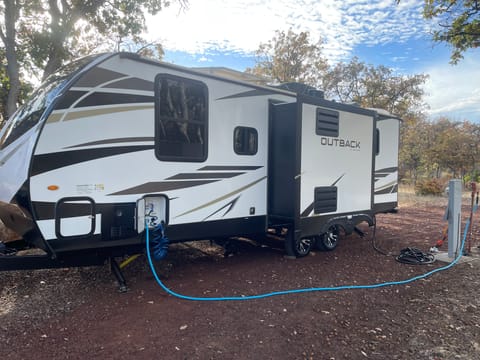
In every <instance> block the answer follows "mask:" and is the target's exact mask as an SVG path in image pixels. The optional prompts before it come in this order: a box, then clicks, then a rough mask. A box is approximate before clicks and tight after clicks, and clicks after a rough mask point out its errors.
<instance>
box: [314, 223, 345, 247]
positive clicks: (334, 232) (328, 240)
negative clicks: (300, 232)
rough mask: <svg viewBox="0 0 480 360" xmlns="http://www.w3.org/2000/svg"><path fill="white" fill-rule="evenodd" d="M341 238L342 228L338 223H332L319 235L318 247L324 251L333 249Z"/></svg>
mask: <svg viewBox="0 0 480 360" xmlns="http://www.w3.org/2000/svg"><path fill="white" fill-rule="evenodd" d="M339 238H340V228H339V227H338V226H337V225H331V226H330V227H329V228H328V229H327V231H326V232H324V233H323V234H320V235H319V236H318V238H317V249H319V250H322V251H333V250H335V248H336V247H337V245H338V239H339Z"/></svg>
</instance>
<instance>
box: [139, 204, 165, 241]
mask: <svg viewBox="0 0 480 360" xmlns="http://www.w3.org/2000/svg"><path fill="white" fill-rule="evenodd" d="M136 217H137V232H138V233H139V234H140V233H141V232H143V231H144V230H145V224H147V226H148V228H149V229H153V228H154V227H155V226H157V225H158V224H160V223H161V222H162V221H163V222H164V223H165V224H168V198H167V197H166V196H165V195H146V196H144V197H143V198H141V199H139V200H137V213H136Z"/></svg>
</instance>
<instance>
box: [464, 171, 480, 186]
mask: <svg viewBox="0 0 480 360" xmlns="http://www.w3.org/2000/svg"><path fill="white" fill-rule="evenodd" d="M471 182H476V183H478V182H480V171H479V170H475V171H474V172H473V176H472V173H469V174H467V175H465V176H464V177H463V183H464V184H469V183H471Z"/></svg>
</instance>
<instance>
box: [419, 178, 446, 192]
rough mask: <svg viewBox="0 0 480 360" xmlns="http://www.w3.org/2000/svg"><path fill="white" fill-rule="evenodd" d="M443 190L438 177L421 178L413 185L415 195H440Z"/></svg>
mask: <svg viewBox="0 0 480 360" xmlns="http://www.w3.org/2000/svg"><path fill="white" fill-rule="evenodd" d="M443 192H444V186H443V183H442V182H441V181H440V180H439V179H422V180H420V181H419V182H417V185H416V186H415V193H416V194H417V195H434V196H440V195H442V194H443Z"/></svg>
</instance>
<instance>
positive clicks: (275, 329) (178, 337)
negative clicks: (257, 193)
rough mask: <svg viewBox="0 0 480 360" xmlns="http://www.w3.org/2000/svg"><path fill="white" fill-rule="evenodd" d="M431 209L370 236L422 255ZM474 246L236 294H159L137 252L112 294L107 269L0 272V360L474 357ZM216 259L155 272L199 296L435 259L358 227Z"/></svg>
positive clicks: (179, 251) (477, 273)
mask: <svg viewBox="0 0 480 360" xmlns="http://www.w3.org/2000/svg"><path fill="white" fill-rule="evenodd" d="M443 212H444V209H443V207H440V206H424V205H419V206H415V207H413V206H411V207H403V208H401V209H400V212H399V213H398V214H388V215H380V216H378V217H377V223H378V226H377V232H376V236H377V241H376V243H377V245H378V246H379V247H380V248H382V249H383V250H386V251H388V252H394V253H396V252H398V251H399V250H400V249H402V248H405V247H407V246H415V247H418V248H420V249H422V250H424V251H427V250H428V249H429V248H430V247H431V246H433V245H434V244H435V242H436V240H437V239H438V238H439V237H441V233H442V228H443V221H442V216H443ZM464 217H465V216H464ZM370 232H371V231H370ZM474 235H475V237H474V238H476V239H480V237H479V234H478V232H477V231H476V229H475V231H474ZM478 244H479V243H478V242H477V243H476V244H475V247H474V250H475V252H473V251H472V254H471V255H472V256H470V257H469V259H471V260H472V261H470V262H467V263H462V264H458V265H456V266H455V267H453V268H451V269H449V270H447V271H442V272H440V273H437V274H435V275H433V276H431V277H428V278H427V279H425V280H420V281H416V282H414V283H410V284H407V285H401V286H389V287H383V288H377V289H370V290H345V291H329V292H315V293H304V294H295V295H284V296H276V297H269V298H266V299H263V300H250V301H242V302H239V301H229V302H198V301H197V302H193V301H186V300H180V299H177V298H174V297H172V296H170V295H167V294H166V293H165V292H164V291H163V290H161V289H160V288H159V286H158V285H157V284H156V283H155V281H154V279H153V276H152V274H151V273H150V271H149V269H148V267H147V266H146V261H145V257H143V256H142V257H141V258H140V259H137V260H136V261H135V262H134V263H133V264H132V265H129V266H128V267H127V268H126V269H125V276H126V278H127V281H128V285H129V289H130V290H129V291H128V292H127V293H125V294H120V293H118V292H117V291H116V283H115V281H114V278H113V277H112V276H111V275H110V273H109V271H108V267H107V266H105V267H99V268H86V269H68V270H42V271H34V272H26V271H24V272H10V273H0V284H1V287H0V343H1V344H3V346H2V359H26V358H35V359H38V360H40V359H58V358H62V359H87V358H102V359H110V358H115V359H123V358H125V359H132V358H138V359H363V358H365V359H413V358H415V359H453V358H458V359H480V325H479V324H480V298H479V297H478V296H476V293H478V289H479V288H480V262H479V261H478V260H479V259H478V255H477V252H478V249H477V248H476V245H478ZM279 245H280V247H281V244H279ZM222 255H223V254H222V251H221V249H219V248H218V247H214V246H210V245H209V243H208V242H202V243H194V244H189V245H177V246H172V247H171V251H170V254H169V256H168V258H167V260H165V261H164V262H162V263H160V264H157V271H158V273H159V274H160V277H161V278H162V279H163V280H164V281H165V283H166V285H167V286H169V287H170V288H172V289H173V290H175V291H177V292H180V293H183V294H187V295H192V296H209V297H211V296H241V295H253V294H258V293H264V292H271V291H279V290H284V289H298V288H305V287H332V286H337V285H349V284H352V285H358V284H372V283H379V282H384V281H397V280H403V279H407V278H409V277H412V276H414V275H418V274H422V273H425V272H427V271H430V270H432V269H434V268H437V267H439V266H442V265H445V264H444V263H439V262H436V263H434V264H432V265H424V266H420V265H405V264H401V263H399V262H397V261H395V259H394V257H392V256H385V255H382V254H380V253H378V252H376V251H374V249H373V247H372V242H371V233H370V234H368V235H367V236H366V237H365V238H360V237H359V236H358V235H356V234H353V235H351V236H349V237H347V238H345V239H342V241H341V243H340V244H339V246H338V248H337V249H336V250H335V251H334V252H319V251H315V252H314V253H311V255H310V256H308V257H306V258H303V259H296V260H290V259H286V258H285V257H284V253H283V251H282V249H281V248H272V247H265V246H259V245H258V244H256V243H253V242H250V241H239V242H238V244H237V252H236V254H235V255H234V256H232V257H228V258H224V257H223V256H222Z"/></svg>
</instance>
